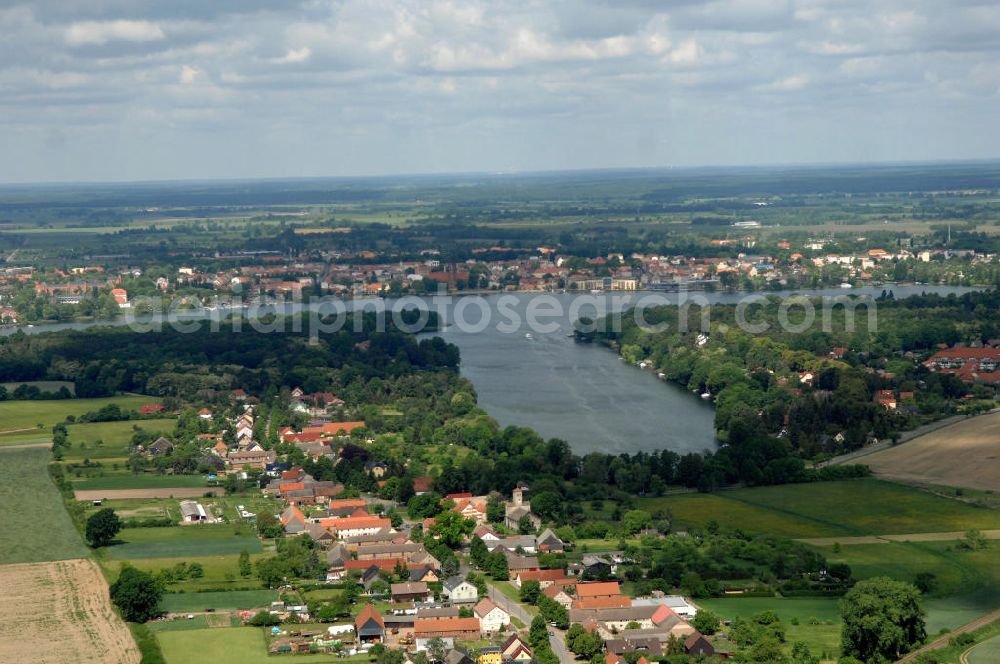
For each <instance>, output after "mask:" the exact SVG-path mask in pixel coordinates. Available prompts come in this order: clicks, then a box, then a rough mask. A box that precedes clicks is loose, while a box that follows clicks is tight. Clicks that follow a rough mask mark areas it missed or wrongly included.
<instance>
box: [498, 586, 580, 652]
mask: <svg viewBox="0 0 1000 664" xmlns="http://www.w3.org/2000/svg"><path fill="white" fill-rule="evenodd" d="M488 587H489V596H490V599H491V600H493V601H494V602H496V603H497V604H498V605H499V606H500V607H501V608H502V609H503V610H505V611H507V612H508V613H510V615H512V616H514V617H515V618H517V619H518V620H520V621H521V622H523V623H524V624H525V625H531V620H532V617H531V614H530V613H528V612H527V611H526V610H525V608H524V607H523V606H521V605H520V604H519V603H518V602H515V601H514V600H512V599H511V598H509V597H507V596H506V595H504V594H503V592H501V591H500V589H499V588H497V587H495V586H492V585H490V586H488ZM546 629H548V630H549V646H550V647H551V648H552V652H554V653H555V654H556V657H558V658H559V662H560V664H572V662H574V661H576V658H575V657H574V656H573V653H571V652H569V651H568V650H566V644H565V643H564V642H563V637H564V634H565V633H564V632H563V631H562V630H558V629H555V628H554V627H552V626H546Z"/></svg>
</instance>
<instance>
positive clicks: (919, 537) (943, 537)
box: [795, 530, 1000, 546]
mask: <svg viewBox="0 0 1000 664" xmlns="http://www.w3.org/2000/svg"><path fill="white" fill-rule="evenodd" d="M979 532H981V533H982V534H983V537H985V538H986V539H1000V530H981V531H979ZM962 539H965V531H958V530H955V531H950V532H943V533H909V534H906V535H862V536H860V537H806V538H802V539H797V540H795V541H796V542H802V543H803V544H811V545H812V546H833V545H834V544H840V545H842V546H848V545H851V544H888V543H889V542H954V541H956V540H962Z"/></svg>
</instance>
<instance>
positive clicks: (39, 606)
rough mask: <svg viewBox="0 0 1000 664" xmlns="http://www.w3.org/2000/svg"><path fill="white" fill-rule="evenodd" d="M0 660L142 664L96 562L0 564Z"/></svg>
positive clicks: (34, 663)
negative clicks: (0, 596) (0, 589)
mask: <svg viewBox="0 0 1000 664" xmlns="http://www.w3.org/2000/svg"><path fill="white" fill-rule="evenodd" d="M0 587H3V589H4V601H3V602H0V662H17V664H138V663H139V660H140V659H141V657H140V655H139V649H138V648H137V647H136V645H135V642H134V641H133V640H132V634H131V632H129V629H128V626H126V624H125V623H124V622H122V620H121V619H120V618H119V617H118V616H117V615H116V614H115V612H114V610H113V609H112V607H111V601H110V599H109V597H108V586H107V583H106V582H105V581H104V577H103V576H101V573H100V570H99V569H98V567H97V564H96V563H95V562H94V561H93V560H84V559H78V560H62V561H59V562H53V563H27V564H20V565H2V566H0Z"/></svg>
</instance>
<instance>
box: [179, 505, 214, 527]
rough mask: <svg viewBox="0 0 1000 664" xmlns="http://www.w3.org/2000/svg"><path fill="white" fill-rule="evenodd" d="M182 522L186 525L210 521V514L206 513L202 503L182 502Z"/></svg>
mask: <svg viewBox="0 0 1000 664" xmlns="http://www.w3.org/2000/svg"><path fill="white" fill-rule="evenodd" d="M181 520H182V521H184V522H186V523H199V522H202V521H208V520H209V518H208V512H206V511H205V508H204V507H203V506H202V504H201V503H196V502H195V501H193V500H182V501H181Z"/></svg>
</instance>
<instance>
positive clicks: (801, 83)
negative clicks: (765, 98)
mask: <svg viewBox="0 0 1000 664" xmlns="http://www.w3.org/2000/svg"><path fill="white" fill-rule="evenodd" d="M808 84H809V77H808V76H806V75H805V74H793V75H791V76H786V77H785V78H782V79H778V80H777V81H772V82H771V83H768V84H766V85H762V86H760V87H759V89H760V90H762V91H764V92H795V91H796V90H801V89H802V88H804V87H806V86H807V85H808Z"/></svg>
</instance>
